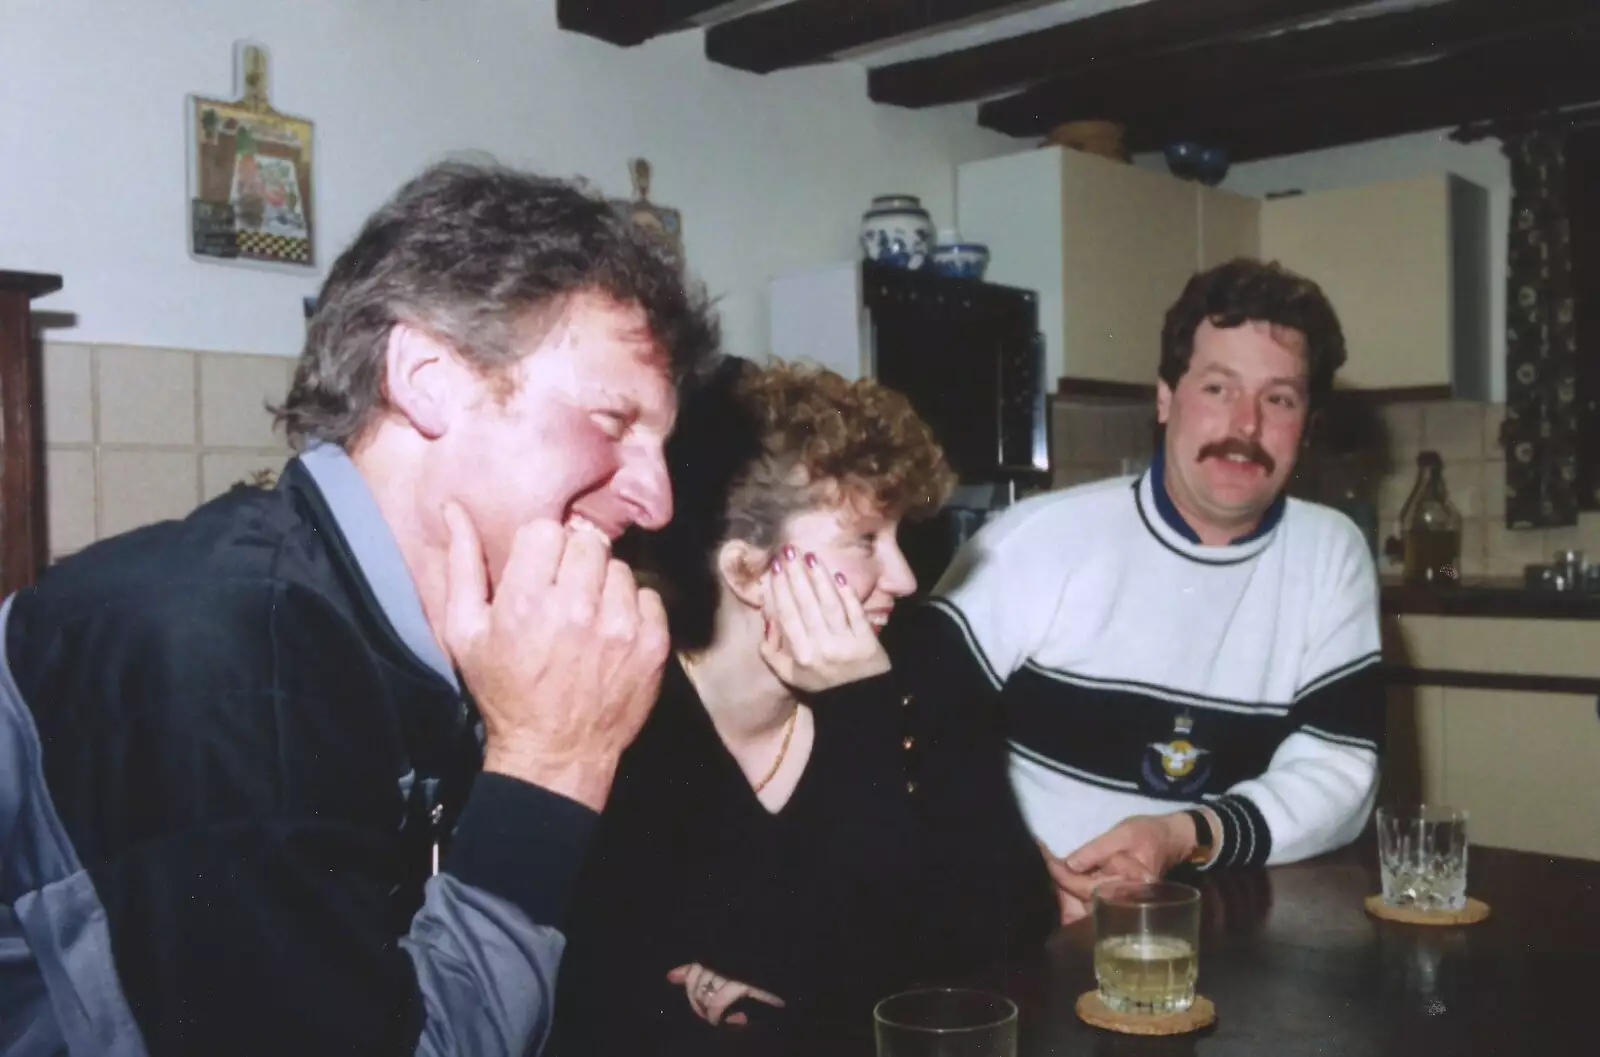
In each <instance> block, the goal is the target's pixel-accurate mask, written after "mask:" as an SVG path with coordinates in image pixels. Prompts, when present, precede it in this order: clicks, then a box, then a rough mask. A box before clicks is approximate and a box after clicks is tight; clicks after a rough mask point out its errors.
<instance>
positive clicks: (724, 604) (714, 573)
mask: <svg viewBox="0 0 1600 1057" xmlns="http://www.w3.org/2000/svg"><path fill="white" fill-rule="evenodd" d="M679 423H680V424H679V427H678V431H677V433H676V434H675V435H674V437H673V439H672V442H671V444H670V445H669V447H668V465H669V468H670V470H671V474H672V480H673V492H674V503H675V508H676V511H677V512H676V514H675V516H674V518H673V521H672V523H671V524H670V525H669V526H668V527H667V528H666V529H665V530H663V531H661V532H659V533H657V534H655V535H653V536H652V537H649V538H647V539H645V540H643V541H642V553H640V554H639V555H638V556H637V557H636V559H635V561H636V567H638V568H640V570H641V575H642V576H649V577H650V578H651V579H653V580H654V581H656V583H657V586H658V587H659V589H660V590H661V591H662V595H663V599H664V600H665V602H666V604H667V611H668V617H669V621H670V624H671V629H672V634H673V638H674V644H675V647H676V656H677V663H676V664H669V665H668V669H667V672H666V675H665V677H664V679H663V682H662V688H661V696H660V698H659V700H658V702H657V704H656V706H655V709H654V711H653V712H652V714H651V717H650V719H649V720H648V721H647V723H646V725H645V727H644V729H643V730H642V731H641V733H640V735H639V737H638V739H637V740H636V741H635V743H634V744H633V746H632V747H631V748H630V749H629V751H628V752H627V753H626V754H625V755H624V757H623V760H622V764H621V767H620V769H619V773H618V776H617V780H616V783H615V785H614V787H613V790H612V795H611V800H610V802H609V804H608V806H607V809H606V812H605V814H604V817H603V818H602V821H601V827H600V833H599V835H598V836H597V838H596V843H595V845H594V848H593V850H592V852H591V854H590V857H589V860H588V863H587V866H586V868H585V872H584V873H583V875H582V876H581V878H580V880H579V882H578V894H577V897H576V903H575V906H574V909H573V912H572V915H571V920H570V921H569V925H568V929H567V932H568V937H569V942H568V948H567V952H566V955H565V958H564V960H563V964H562V969H561V993H560V997H559V1000H558V1002H557V1006H556V1009H557V1038H558V1040H559V1041H558V1052H559V1053H560V1054H561V1055H562V1057H577V1055H581V1054H630V1055H631V1054H663V1053H678V1052H682V1053H696V1054H704V1053H708V1052H717V1051H719V1050H720V1049H721V1048H722V1047H721V1046H720V1045H719V1043H721V1042H734V1041H738V1042H739V1043H740V1045H741V1047H742V1046H743V1045H754V1046H755V1050H754V1052H760V1053H763V1054H769V1053H775V1052H780V1051H783V1052H787V1051H789V1050H790V1049H791V1047H792V1048H794V1049H795V1050H802V1049H805V1048H806V1047H809V1046H816V1045H821V1044H823V1043H825V1042H826V1043H836V1042H837V1041H839V1040H841V1039H847V1038H849V1037H851V1036H855V1037H859V1038H863V1039H865V1038H870V1034H871V1027H872V1012H871V1011H872V1005H873V1003H874V1002H876V1001H877V1000H878V999H880V998H883V997H886V996H887V995H889V994H891V993H893V992H894V991H896V990H900V989H904V988H906V987H910V986H913V985H917V984H919V983H940V982H943V983H949V982H953V981H956V980H958V979H960V978H961V977H963V976H965V975H968V974H970V973H972V972H974V971H976V970H978V969H980V968H982V967H984V966H986V965H990V964H995V963H999V962H1002V961H1004V960H1007V959H1008V958H1011V957H1014V956H1015V955H1018V954H1021V953H1025V952H1026V951H1028V950H1030V949H1034V948H1037V946H1038V945H1039V944H1040V943H1042V941H1043V939H1044V937H1045V935H1046V934H1047V933H1048V932H1049V930H1050V929H1051V928H1052V927H1053V924H1054V922H1055V913H1054V898H1053V896H1052V890H1051V887H1050V883H1049V880H1048V876H1047V874H1046V873H1045V870H1044V866H1043V863H1042V860H1041V858H1040V856H1039V853H1038V851H1037V849H1036V847H1035V845H1034V844H1033V842H1032V839H1031V838H1030V837H1029V835H1028V832H1027V830H1026V828H1025V827H1024V825H1023V822H1022V819H1021V816H1020V813H1019V812H1018V810H1017V808H1016V806H1015V804H1014V802H1013V800H1012V795H1011V792H1010V788H1009V785H1008V784H1007V779H1006V774H1005V748H1004V742H1003V740H1002V738H1001V736H1000V733H999V728H998V725H997V722H996V719H997V717H994V716H992V715H986V714H984V713H983V712H982V710H980V709H978V708H961V709H953V708H948V707H947V708H944V709H942V710H939V711H931V710H929V709H928V708H925V707H924V706H923V704H922V702H921V701H919V700H917V699H916V698H915V697H914V696H912V695H909V694H907V693H905V692H904V690H903V689H902V686H901V682H900V680H899V678H898V676H897V673H896V671H895V670H894V669H893V667H892V665H891V663H890V660H889V653H888V652H886V650H885V645H884V641H883V640H881V639H880V635H884V636H885V638H891V637H892V636H893V631H892V629H891V630H888V631H886V628H885V625H887V624H888V621H889V616H890V614H891V612H892V611H893V610H894V607H895V605H896V603H897V602H898V601H900V600H901V599H903V598H905V597H906V596H907V595H909V594H911V593H912V592H913V591H914V589H915V586H916V581H915V578H914V576H913V575H912V572H911V569H910V567H909V566H908V565H907V563H906V560H905V557H904V555H902V554H901V552H900V548H899V546H898V544H897V543H896V539H895V533H896V528H897V526H898V525H899V523H900V522H901V520H902V519H905V518H912V517H922V516H926V515H929V514H932V513H933V512H935V511H936V510H937V509H938V508H939V507H940V505H941V504H942V503H943V502H944V501H945V500H946V499H947V498H948V496H949V493H950V491H951V488H952V487H953V484H954V478H953V475H952V474H951V472H950V470H949V468H948V466H947V464H946V462H945V459H944V454H943V452H942V450H941V449H940V448H939V446H938V444H937V443H935V441H934V439H933V436H932V433H931V432H930V430H929V429H928V427H927V425H926V424H925V423H924V422H923V421H922V420H921V419H920V418H918V417H917V415H916V414H915V412H914V411H913V410H912V408H911V406H910V404H909V403H908V402H907V401H906V399H905V398H904V397H903V396H901V395H900V394H898V393H895V392H893V391H891V390H888V389H885V388H883V387H882V386H879V385H877V384H876V383H875V382H871V381H857V382H850V381H846V380H845V379H844V378H842V377H840V376H839V375H837V374H834V373H832V372H828V371H821V370H814V369H807V368H802V367H797V366H790V365H785V364H775V365H771V366H766V367H757V366H755V365H754V364H752V363H750V362H748V361H744V360H738V359H732V358H730V359H729V360H728V361H727V362H726V363H725V364H724V365H723V366H722V368H721V369H720V370H719V371H718V372H717V373H716V374H715V375H714V376H713V377H712V378H711V379H710V380H709V381H708V382H707V383H706V384H704V385H703V386H702V387H701V388H699V389H698V390H697V391H696V392H695V393H694V394H693V395H691V396H690V397H689V398H688V399H687V400H686V401H685V403H684V406H683V408H682V411H681V413H680V417H679ZM869 1046H870V1044H869ZM810 1052H822V1051H820V1050H816V1051H810Z"/></svg>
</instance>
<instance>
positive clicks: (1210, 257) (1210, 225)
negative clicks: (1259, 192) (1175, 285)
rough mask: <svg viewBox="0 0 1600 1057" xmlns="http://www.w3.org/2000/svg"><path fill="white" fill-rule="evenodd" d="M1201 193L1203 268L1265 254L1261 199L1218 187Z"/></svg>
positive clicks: (1205, 188)
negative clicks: (1263, 249)
mask: <svg viewBox="0 0 1600 1057" xmlns="http://www.w3.org/2000/svg"><path fill="white" fill-rule="evenodd" d="M1199 196H1200V262H1199V266H1200V268H1201V269H1205V268H1211V267H1215V266H1216V265H1218V264H1222V263H1223V262H1225V261H1230V260H1232V259H1233V258H1235V257H1255V256H1258V255H1259V254H1260V253H1261V205H1262V203H1261V199H1259V198H1250V197H1248V196H1246V195H1237V194H1234V193H1232V192H1231V191H1222V190H1218V189H1217V188H1215V187H1201V188H1199ZM1174 296H1176V295H1174Z"/></svg>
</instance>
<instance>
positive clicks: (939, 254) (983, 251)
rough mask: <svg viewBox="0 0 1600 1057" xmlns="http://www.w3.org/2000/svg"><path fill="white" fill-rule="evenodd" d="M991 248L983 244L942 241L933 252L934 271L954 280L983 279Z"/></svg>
mask: <svg viewBox="0 0 1600 1057" xmlns="http://www.w3.org/2000/svg"><path fill="white" fill-rule="evenodd" d="M988 267H989V247H987V246H985V245H984V244H983V243H981V242H961V241H952V242H944V241H941V242H940V243H939V245H937V246H935V247H934V250H933V270H934V271H936V272H938V273H939V274H940V275H948V276H950V277H951V278H953V279H982V278H983V273H984V270H985V269H987V268H988Z"/></svg>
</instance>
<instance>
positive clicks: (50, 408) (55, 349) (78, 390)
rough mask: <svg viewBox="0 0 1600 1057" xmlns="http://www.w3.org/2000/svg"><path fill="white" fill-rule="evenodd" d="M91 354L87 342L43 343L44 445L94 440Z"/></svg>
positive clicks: (92, 358)
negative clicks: (81, 343)
mask: <svg viewBox="0 0 1600 1057" xmlns="http://www.w3.org/2000/svg"><path fill="white" fill-rule="evenodd" d="M93 378H94V357H93V350H92V348H91V347H90V346H88V345H74V344H68V343H65V342H53V341H47V342H45V344H44V436H45V442H46V443H47V444H93V443H94V382H93Z"/></svg>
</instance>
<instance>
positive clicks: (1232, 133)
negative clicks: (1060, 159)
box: [1128, 22, 1600, 162]
mask: <svg viewBox="0 0 1600 1057" xmlns="http://www.w3.org/2000/svg"><path fill="white" fill-rule="evenodd" d="M1597 55H1600V22H1592V23H1590V24H1589V25H1587V26H1586V27H1585V28H1583V29H1582V30H1577V31H1568V32H1564V33H1554V34H1549V35H1535V36H1533V37H1530V38H1527V39H1525V40H1522V41H1519V42H1516V43H1514V44H1493V45H1486V46H1484V47H1480V48H1469V49H1463V50H1461V51H1459V52H1457V53H1455V54H1453V55H1450V56H1448V57H1446V58H1443V59H1439V60H1437V61H1433V62H1425V63H1415V64H1409V65H1402V66H1398V67H1393V68H1388V69H1363V70H1358V71H1350V72H1347V73H1342V74H1330V75H1327V76H1322V77H1315V78H1308V79H1306V80H1304V81H1302V82H1300V83H1298V84H1297V85H1293V86H1284V88H1283V90H1281V91H1278V92H1273V93H1265V94H1262V95H1259V96H1257V97H1255V98H1254V99H1239V98H1235V99H1234V100H1233V105H1232V106H1231V107H1226V108H1220V107H1218V106H1217V105H1216V103H1217V101H1216V100H1206V99H1193V100H1185V101H1184V103H1183V105H1181V106H1179V107H1175V108H1173V109H1172V111H1171V112H1170V113H1168V114H1166V115H1164V116H1163V117H1162V118H1161V119H1160V120H1154V119H1152V120H1149V121H1146V122H1144V123H1143V124H1141V125H1139V126H1137V127H1136V128H1130V129H1129V130H1128V146H1129V148H1130V149H1132V150H1134V151H1136V152H1138V151H1146V150H1159V149H1161V148H1162V147H1163V146H1165V145H1166V144H1168V143H1170V142H1173V141H1174V140H1179V139H1192V140H1196V141H1198V142H1201V143H1207V144H1219V145H1221V146H1223V147H1226V148H1227V150H1228V152H1229V155H1230V156H1231V157H1232V159H1233V160H1234V161H1235V162H1247V161H1255V160H1258V159H1260V158H1271V157H1279V156H1282V155H1285V154H1298V153H1301V152H1304V151H1310V150H1322V149H1326V148H1328V147H1339V146H1345V145H1347V144H1351V143H1361V142H1365V141H1367V140H1374V139H1384V138H1387V137H1389V136H1399V135H1404V134H1406V133H1410V132H1422V131H1426V130H1429V129H1436V128H1443V127H1447V126H1453V125H1460V124H1463V123H1466V122H1473V121H1492V120H1505V119H1512V118H1517V117H1521V116H1524V115H1528V114H1533V113H1539V112H1544V111H1550V110H1555V109H1558V108H1561V107H1568V106H1573V105H1575V104H1581V103H1591V102H1596V101H1600V62H1597V61H1596V59H1595V57H1596V56H1597Z"/></svg>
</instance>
